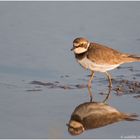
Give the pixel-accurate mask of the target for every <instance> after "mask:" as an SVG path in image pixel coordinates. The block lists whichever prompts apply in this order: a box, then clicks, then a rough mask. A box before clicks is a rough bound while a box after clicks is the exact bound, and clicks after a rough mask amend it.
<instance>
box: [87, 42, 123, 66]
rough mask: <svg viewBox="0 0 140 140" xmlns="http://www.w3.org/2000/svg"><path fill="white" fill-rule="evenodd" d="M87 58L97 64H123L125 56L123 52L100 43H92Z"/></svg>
mask: <svg viewBox="0 0 140 140" xmlns="http://www.w3.org/2000/svg"><path fill="white" fill-rule="evenodd" d="M87 57H88V58H89V59H90V60H92V61H93V62H96V63H97V64H110V65H114V64H121V63H122V61H123V55H122V53H121V52H119V51H117V50H114V49H112V48H109V47H107V46H105V45H101V44H98V43H91V44H90V46H89V49H88V54H87Z"/></svg>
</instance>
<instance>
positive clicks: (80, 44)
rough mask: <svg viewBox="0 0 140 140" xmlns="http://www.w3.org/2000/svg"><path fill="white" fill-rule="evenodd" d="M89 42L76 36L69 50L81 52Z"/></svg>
mask: <svg viewBox="0 0 140 140" xmlns="http://www.w3.org/2000/svg"><path fill="white" fill-rule="evenodd" d="M89 45H90V42H89V41H88V40H87V39H85V38H82V37H79V38H76V39H74V41H73V48H72V49H71V51H74V53H75V54H81V53H84V52H86V51H87V50H88V47H89Z"/></svg>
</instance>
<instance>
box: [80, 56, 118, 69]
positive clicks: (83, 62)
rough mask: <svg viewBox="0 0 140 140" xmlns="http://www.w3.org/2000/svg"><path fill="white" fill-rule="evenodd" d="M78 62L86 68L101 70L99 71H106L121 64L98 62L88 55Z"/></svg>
mask: <svg viewBox="0 0 140 140" xmlns="http://www.w3.org/2000/svg"><path fill="white" fill-rule="evenodd" d="M78 62H79V63H80V65H82V66H83V67H84V68H86V69H90V70H93V71H99V72H106V71H109V70H112V69H114V68H116V67H118V66H119V64H115V65H109V64H97V63H95V62H92V61H90V60H89V59H87V58H86V57H85V58H83V59H81V60H78Z"/></svg>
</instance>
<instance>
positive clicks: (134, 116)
mask: <svg viewBox="0 0 140 140" xmlns="http://www.w3.org/2000/svg"><path fill="white" fill-rule="evenodd" d="M137 117H138V115H137V114H124V119H125V120H126V121H140V120H139V119H137Z"/></svg>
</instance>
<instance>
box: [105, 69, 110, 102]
mask: <svg viewBox="0 0 140 140" xmlns="http://www.w3.org/2000/svg"><path fill="white" fill-rule="evenodd" d="M105 74H106V76H107V78H108V81H109V86H108V87H109V90H108V94H107V96H106V98H105V99H104V101H103V102H104V103H106V101H107V100H108V98H109V96H110V93H111V88H112V81H111V75H110V74H109V73H108V72H105Z"/></svg>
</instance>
